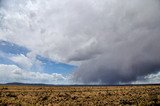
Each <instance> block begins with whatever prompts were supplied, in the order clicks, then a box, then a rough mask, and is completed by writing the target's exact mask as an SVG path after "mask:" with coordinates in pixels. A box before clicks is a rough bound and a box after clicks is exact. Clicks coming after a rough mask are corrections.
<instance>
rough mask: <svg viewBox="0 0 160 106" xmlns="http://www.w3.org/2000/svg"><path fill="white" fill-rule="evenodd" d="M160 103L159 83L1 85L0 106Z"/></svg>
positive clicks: (111, 105) (99, 105) (100, 105)
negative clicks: (140, 84) (128, 84)
mask: <svg viewBox="0 0 160 106" xmlns="http://www.w3.org/2000/svg"><path fill="white" fill-rule="evenodd" d="M8 105H9V106H21V105H22V106H106V105H109V106H119V105H121V106H123V105H133V106H134V105H135V106H137V105H138V106H154V105H157V106H158V105H159V106H160V86H159V85H155V86H6V85H5V86H4V85H1V86H0V106H8Z"/></svg>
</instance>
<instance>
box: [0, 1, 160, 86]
mask: <svg viewBox="0 0 160 106" xmlns="http://www.w3.org/2000/svg"><path fill="white" fill-rule="evenodd" d="M159 10H160V1H159V0H121V1H120V0H99V1H98V0H63V1H62V0H0V83H8V82H23V83H46V84H132V83H133V84H137V83H138V84H139V83H159V81H160V53H159V52H160V42H159V40H160V12H159Z"/></svg>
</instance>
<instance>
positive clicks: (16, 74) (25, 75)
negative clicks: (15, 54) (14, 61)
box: [0, 64, 67, 84]
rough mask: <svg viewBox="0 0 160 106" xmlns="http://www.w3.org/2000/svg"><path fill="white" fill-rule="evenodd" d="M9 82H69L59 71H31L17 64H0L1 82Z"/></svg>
mask: <svg viewBox="0 0 160 106" xmlns="http://www.w3.org/2000/svg"><path fill="white" fill-rule="evenodd" d="M7 82H24V83H47V84H61V83H65V82H67V79H66V78H65V77H64V76H63V75H61V74H57V73H52V74H47V73H41V72H30V71H25V70H22V69H21V68H19V67H17V66H15V65H4V64H0V83H7Z"/></svg>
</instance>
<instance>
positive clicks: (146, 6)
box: [73, 0, 160, 84]
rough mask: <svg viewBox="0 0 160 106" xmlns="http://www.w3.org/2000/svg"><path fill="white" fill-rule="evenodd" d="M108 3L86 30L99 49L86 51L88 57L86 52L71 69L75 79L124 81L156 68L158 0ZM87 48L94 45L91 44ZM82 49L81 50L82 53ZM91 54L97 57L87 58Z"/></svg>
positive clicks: (159, 46) (159, 62)
mask: <svg viewBox="0 0 160 106" xmlns="http://www.w3.org/2000/svg"><path fill="white" fill-rule="evenodd" d="M111 5H112V6H111V7H112V8H107V6H106V9H103V11H102V13H101V14H97V15H96V17H101V15H103V17H101V18H97V19H95V20H97V21H92V23H91V26H90V28H88V29H89V30H87V31H89V32H91V33H90V34H91V35H94V37H96V40H97V43H96V46H95V48H98V49H97V50H99V52H97V51H94V52H89V53H88V57H87V55H86V58H85V59H88V61H85V62H83V63H82V64H81V65H80V67H79V68H78V69H77V71H75V73H74V76H73V79H74V80H75V81H79V82H84V83H96V82H99V83H106V84H117V83H128V82H132V81H136V80H137V79H138V78H143V77H144V76H146V75H149V74H153V73H157V72H158V71H159V70H160V54H159V53H160V42H159V41H160V13H159V12H158V11H159V9H160V4H159V1H158V0H153V1H150V0H147V1H143V0H142V1H138V0H136V1H125V0H124V1H121V2H118V1H116V3H115V4H112V3H111ZM107 10H108V11H109V10H110V12H109V13H108V11H107ZM94 18H95V17H94ZM91 19H93V18H91ZM91 19H90V20H89V21H91ZM82 23H83V22H82ZM85 23H87V22H85ZM94 24H96V25H94ZM83 25H84V27H85V26H86V24H84V23H83ZM87 25H88V24H87ZM90 29H91V30H90ZM102 29H103V30H102ZM97 33H98V34H97ZM96 34H97V35H96ZM90 47H91V48H94V47H92V45H90ZM92 50H94V49H92ZM86 51H87V48H86ZM86 51H85V50H83V52H84V54H85V53H87V52H86ZM81 52H82V51H81ZM95 53H96V54H97V56H96V57H94V58H92V59H91V58H90V56H92V55H95ZM79 54H80V53H79ZM80 56H81V55H77V57H80ZM74 57H75V56H74ZM82 59H84V58H83V57H82ZM82 59H79V60H82ZM85 59H84V60H85Z"/></svg>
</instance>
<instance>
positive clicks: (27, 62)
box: [10, 54, 33, 69]
mask: <svg viewBox="0 0 160 106" xmlns="http://www.w3.org/2000/svg"><path fill="white" fill-rule="evenodd" d="M10 59H11V60H12V61H14V62H15V63H17V64H18V65H19V66H21V67H23V68H25V69H30V68H31V67H32V65H33V64H32V60H31V59H29V58H28V57H26V56H24V55H23V54H20V55H15V56H12V57H11V58H10Z"/></svg>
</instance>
